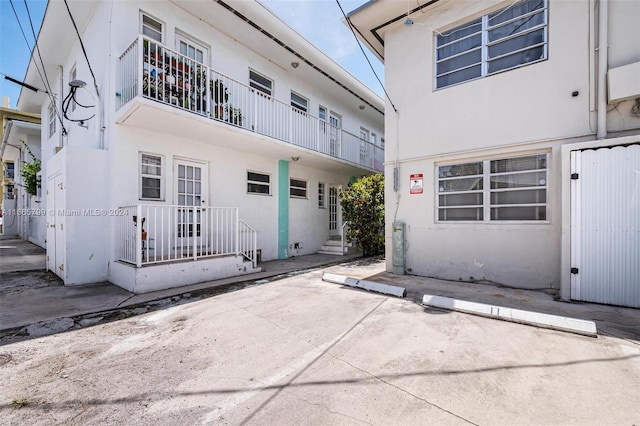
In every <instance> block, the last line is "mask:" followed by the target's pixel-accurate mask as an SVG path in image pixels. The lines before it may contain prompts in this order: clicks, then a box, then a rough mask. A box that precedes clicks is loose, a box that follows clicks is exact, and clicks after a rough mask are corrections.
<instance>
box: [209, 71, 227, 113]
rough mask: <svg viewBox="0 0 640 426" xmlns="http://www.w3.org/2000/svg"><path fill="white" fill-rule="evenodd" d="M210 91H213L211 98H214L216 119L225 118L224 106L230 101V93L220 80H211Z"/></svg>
mask: <svg viewBox="0 0 640 426" xmlns="http://www.w3.org/2000/svg"><path fill="white" fill-rule="evenodd" d="M209 90H211V96H213V103H214V105H215V109H214V117H215V118H219V119H223V118H224V106H225V105H226V103H227V102H228V101H229V91H228V90H227V88H226V87H225V85H224V84H223V83H222V81H220V80H215V81H214V80H209Z"/></svg>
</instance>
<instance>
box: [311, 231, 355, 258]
mask: <svg viewBox="0 0 640 426" xmlns="http://www.w3.org/2000/svg"><path fill="white" fill-rule="evenodd" d="M353 251H354V248H353V244H351V243H347V242H345V243H344V252H343V251H342V241H341V240H340V236H339V235H337V236H333V237H330V238H329V239H328V240H327V241H325V242H324V244H323V245H322V248H321V249H320V250H319V251H318V253H321V254H333V255H336V256H343V255H345V254H348V253H352V252H353Z"/></svg>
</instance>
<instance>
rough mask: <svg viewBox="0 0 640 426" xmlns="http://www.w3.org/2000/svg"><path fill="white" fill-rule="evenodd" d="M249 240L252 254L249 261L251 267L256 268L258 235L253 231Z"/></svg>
mask: <svg viewBox="0 0 640 426" xmlns="http://www.w3.org/2000/svg"><path fill="white" fill-rule="evenodd" d="M251 239H252V240H253V245H252V246H253V247H252V248H253V253H252V254H251V260H252V261H253V267H254V268H256V267H257V266H258V234H257V232H255V231H253V232H252V233H251Z"/></svg>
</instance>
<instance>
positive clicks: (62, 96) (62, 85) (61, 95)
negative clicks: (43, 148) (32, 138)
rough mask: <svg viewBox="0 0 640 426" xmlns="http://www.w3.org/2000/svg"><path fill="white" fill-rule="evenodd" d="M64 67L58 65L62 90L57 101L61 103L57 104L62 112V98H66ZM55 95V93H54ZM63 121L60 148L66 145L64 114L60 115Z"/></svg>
mask: <svg viewBox="0 0 640 426" xmlns="http://www.w3.org/2000/svg"><path fill="white" fill-rule="evenodd" d="M63 72H64V68H62V65H58V76H59V78H60V92H59V94H58V99H56V100H55V101H56V103H58V101H60V102H59V103H60V105H58V106H57V108H58V111H60V113H61V114H62V99H64V74H63ZM54 96H55V95H54ZM60 118H61V119H62V120H63V122H62V123H60V132H59V133H60V136H58V137H59V138H60V141H59V142H58V146H59V147H60V148H62V147H63V146H64V135H63V134H62V133H63V130H62V129H63V128H64V116H61V117H60Z"/></svg>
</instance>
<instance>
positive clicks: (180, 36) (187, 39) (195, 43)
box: [175, 29, 209, 65]
mask: <svg viewBox="0 0 640 426" xmlns="http://www.w3.org/2000/svg"><path fill="white" fill-rule="evenodd" d="M180 43H184V44H185V45H186V46H187V53H183V52H182V50H181V49H180V47H181V46H180ZM175 44H176V51H177V52H178V53H180V54H181V55H184V56H186V57H187V58H189V59H192V60H194V61H196V62H198V63H201V64H203V65H208V64H209V46H207V45H206V44H204V43H203V42H201V41H199V40H197V39H195V38H193V37H192V36H190V35H189V34H187V33H186V32H184V31H181V30H179V29H176V36H175ZM190 47H191V48H193V49H194V54H195V56H196V57H195V58H192V57H191V56H190V55H189V48H190ZM198 51H200V53H201V54H202V60H201V61H198V55H197V52H198Z"/></svg>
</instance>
